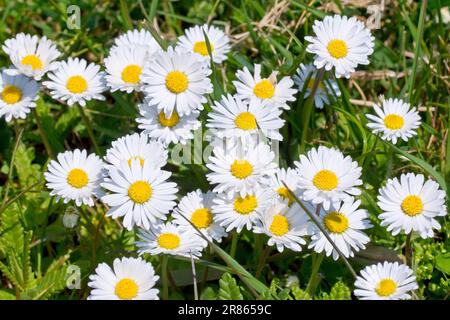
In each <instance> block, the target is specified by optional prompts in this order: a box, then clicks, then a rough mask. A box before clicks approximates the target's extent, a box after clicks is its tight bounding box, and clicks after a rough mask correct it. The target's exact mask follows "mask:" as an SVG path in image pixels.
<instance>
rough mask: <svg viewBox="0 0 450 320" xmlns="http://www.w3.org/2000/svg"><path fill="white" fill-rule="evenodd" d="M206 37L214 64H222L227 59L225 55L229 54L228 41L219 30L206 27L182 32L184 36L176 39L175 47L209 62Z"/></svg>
mask: <svg viewBox="0 0 450 320" xmlns="http://www.w3.org/2000/svg"><path fill="white" fill-rule="evenodd" d="M203 32H205V33H206V36H207V37H208V40H209V44H210V47H211V55H212V59H213V61H214V62H215V63H222V62H223V61H225V60H226V59H227V56H226V55H227V53H228V52H230V49H231V47H230V39H229V38H228V36H227V35H226V34H225V33H224V32H223V31H222V30H221V29H219V28H217V27H214V26H208V25H207V24H204V25H202V26H194V27H191V28H189V29H186V30H185V31H184V35H183V36H181V37H179V38H178V42H177V46H179V47H181V48H183V49H184V50H186V51H189V52H194V53H196V54H198V55H199V56H200V57H201V58H202V59H203V60H205V61H207V62H210V56H209V53H208V46H207V44H206V39H205V35H204V34H203Z"/></svg>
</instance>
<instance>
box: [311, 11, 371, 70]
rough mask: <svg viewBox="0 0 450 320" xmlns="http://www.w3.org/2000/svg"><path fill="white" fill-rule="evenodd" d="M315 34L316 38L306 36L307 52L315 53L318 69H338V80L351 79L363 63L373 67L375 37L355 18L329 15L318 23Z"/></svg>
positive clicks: (315, 62)
mask: <svg viewBox="0 0 450 320" xmlns="http://www.w3.org/2000/svg"><path fill="white" fill-rule="evenodd" d="M313 31H314V36H313V37H311V36H309V37H305V40H306V41H308V42H310V43H309V44H308V46H307V47H306V51H307V52H309V53H313V54H315V58H314V65H315V66H316V68H317V69H321V68H325V70H327V71H329V70H331V69H332V68H333V67H334V69H335V75H336V78H341V77H346V78H350V74H351V73H352V72H354V71H355V69H356V67H357V66H358V65H359V64H361V65H367V64H369V59H368V58H369V56H370V55H371V54H372V53H373V47H374V41H375V38H374V37H373V36H372V35H371V33H370V30H369V29H367V28H366V27H365V26H364V24H363V23H362V22H361V21H358V20H356V18H355V17H351V18H348V17H345V16H339V15H334V16H326V17H325V18H324V19H323V20H322V21H319V20H316V21H315V22H314V25H313Z"/></svg>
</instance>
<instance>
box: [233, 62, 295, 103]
mask: <svg viewBox="0 0 450 320" xmlns="http://www.w3.org/2000/svg"><path fill="white" fill-rule="evenodd" d="M277 74H278V71H274V72H272V73H271V74H270V76H269V77H267V78H262V76H261V65H260V64H255V70H254V72H253V76H252V74H251V73H250V71H249V70H248V69H247V67H244V69H243V70H239V71H238V72H237V73H236V77H237V78H238V80H239V81H233V84H234V86H235V87H236V91H237V96H238V97H239V98H241V99H242V100H251V99H252V98H253V99H257V100H259V101H260V102H263V101H265V102H266V103H267V105H268V106H269V107H275V108H283V109H286V110H287V109H289V106H288V105H287V102H288V101H295V94H296V93H297V89H295V88H293V86H294V81H292V79H291V78H290V77H283V78H282V79H281V80H280V81H279V82H277Z"/></svg>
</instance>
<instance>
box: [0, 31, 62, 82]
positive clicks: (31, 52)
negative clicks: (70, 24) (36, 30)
mask: <svg viewBox="0 0 450 320" xmlns="http://www.w3.org/2000/svg"><path fill="white" fill-rule="evenodd" d="M3 51H4V52H5V53H6V54H7V55H8V56H9V58H10V59H11V62H12V64H13V65H14V67H15V68H16V69H17V70H15V71H17V72H18V73H21V74H24V75H26V76H28V77H31V78H34V79H35V80H41V78H42V77H43V76H44V74H45V73H46V72H47V71H51V70H53V69H54V68H55V67H56V65H55V60H56V59H58V57H59V56H60V55H61V52H59V51H58V49H57V48H56V45H55V44H54V43H53V42H52V41H51V40H49V39H47V38H46V37H45V36H44V37H42V38H40V39H39V37H38V36H36V35H34V36H31V35H29V34H25V33H19V34H18V35H16V37H15V38H12V39H8V40H6V41H5V43H4V45H3Z"/></svg>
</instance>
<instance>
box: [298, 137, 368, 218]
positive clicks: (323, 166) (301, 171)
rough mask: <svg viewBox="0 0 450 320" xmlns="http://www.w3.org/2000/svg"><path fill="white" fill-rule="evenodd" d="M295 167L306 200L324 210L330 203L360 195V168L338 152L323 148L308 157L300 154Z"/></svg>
mask: <svg viewBox="0 0 450 320" xmlns="http://www.w3.org/2000/svg"><path fill="white" fill-rule="evenodd" d="M294 164H295V166H296V167H297V172H298V175H299V184H298V186H299V188H300V189H302V190H303V199H304V200H306V201H312V202H313V203H314V204H319V203H321V204H322V205H323V207H324V208H325V210H328V209H329V208H330V203H331V202H339V201H347V200H350V199H351V198H352V196H356V195H360V194H361V190H359V189H358V188H357V186H359V185H361V184H362V181H361V180H360V179H359V178H360V177H361V167H359V166H358V163H357V162H356V161H353V160H352V158H350V157H349V156H347V157H344V155H343V154H342V153H341V152H340V151H339V150H337V149H332V148H327V147H323V146H320V147H319V148H318V149H312V150H310V151H309V152H308V154H307V156H304V155H300V161H296V162H295V163H294Z"/></svg>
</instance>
